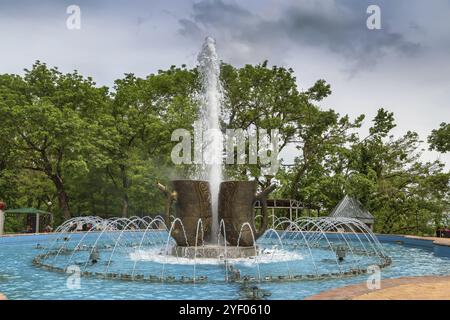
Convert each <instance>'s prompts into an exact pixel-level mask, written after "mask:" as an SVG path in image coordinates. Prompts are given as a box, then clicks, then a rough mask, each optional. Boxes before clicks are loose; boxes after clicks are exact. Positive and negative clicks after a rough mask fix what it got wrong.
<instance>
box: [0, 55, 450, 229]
mask: <svg viewBox="0 0 450 320" xmlns="http://www.w3.org/2000/svg"><path fill="white" fill-rule="evenodd" d="M221 71H222V72H221V77H222V78H221V80H222V83H223V87H224V96H225V101H224V110H223V111H224V114H223V117H222V128H223V129H224V130H225V129H226V128H239V129H243V130H247V129H252V128H263V129H267V130H270V129H277V130H279V133H280V137H281V145H280V146H279V148H280V150H281V149H283V148H284V147H285V146H286V145H288V144H292V143H293V144H295V146H296V148H297V151H298V152H297V156H296V158H295V161H294V163H293V164H291V165H282V166H281V168H280V170H279V171H278V173H277V174H276V175H275V176H264V175H263V170H262V169H263V165H262V164H261V163H257V164H235V165H227V166H226V177H227V178H229V179H256V180H257V181H258V182H259V183H260V185H261V186H264V185H266V184H269V183H271V182H277V183H278V185H279V188H278V190H277V192H276V194H275V196H277V197H285V198H293V199H298V200H300V201H302V203H303V204H304V207H305V210H304V212H303V214H314V215H326V214H328V213H329V212H330V210H331V209H332V208H333V207H334V206H335V205H336V204H337V203H338V202H339V200H340V199H341V198H342V197H343V196H344V195H346V194H349V195H351V196H353V197H356V198H357V199H359V200H360V201H361V202H362V203H363V205H365V206H366V207H367V209H369V211H371V213H372V214H373V215H374V216H375V221H376V225H375V228H376V231H379V232H400V233H429V232H431V230H432V229H433V228H434V227H435V226H437V225H439V224H442V223H445V221H446V219H447V216H446V214H448V212H449V208H450V199H449V178H450V175H449V172H448V171H445V168H444V165H443V164H442V163H440V162H438V161H435V162H423V161H421V158H420V151H421V141H420V139H419V137H418V135H417V134H416V133H415V132H412V131H411V132H406V133H405V134H404V135H403V136H400V137H394V136H393V135H392V129H393V128H394V127H395V126H396V124H395V118H394V114H393V113H391V112H389V111H388V110H385V109H379V110H378V112H377V114H376V116H375V117H374V119H372V122H371V126H370V129H369V133H368V135H367V136H361V134H360V131H361V130H360V127H361V125H362V124H363V122H364V120H365V116H364V115H360V116H358V117H356V118H355V119H350V117H349V116H347V115H340V114H338V113H337V112H336V111H334V110H332V109H329V110H325V109H323V108H320V107H319V106H318V103H319V102H321V101H323V100H325V99H326V98H327V97H328V96H329V95H330V94H331V87H330V85H329V84H327V83H326V81H325V80H318V81H316V83H315V84H314V85H313V86H312V87H311V88H308V89H306V90H299V88H298V84H297V82H298V81H297V79H296V78H295V75H294V71H293V70H292V69H288V68H283V67H277V66H268V63H267V61H265V62H263V63H261V64H258V65H245V66H243V67H242V68H236V67H234V66H232V65H229V64H222V66H221ZM198 77H199V74H198V71H197V70H196V69H195V68H194V69H187V68H186V67H185V66H183V67H181V68H178V67H175V66H172V67H170V68H169V69H168V70H160V71H159V72H158V73H156V74H150V75H149V76H147V77H146V78H139V77H137V76H135V75H133V74H126V75H124V77H123V78H122V79H118V80H116V81H115V83H114V86H113V87H112V88H111V89H108V88H106V87H98V86H97V85H96V84H95V82H94V81H93V80H92V79H91V78H90V77H83V76H82V75H80V74H79V73H78V72H76V71H74V72H72V73H67V74H64V73H61V72H60V71H59V70H58V69H57V68H49V67H48V66H47V65H46V64H44V63H41V62H39V61H37V62H36V63H35V64H34V65H33V67H32V68H31V69H30V70H25V72H24V75H23V76H19V75H12V74H3V75H0V118H1V119H2V122H1V135H0V198H1V199H3V200H4V201H6V202H7V203H8V204H9V206H10V207H19V206H35V207H38V208H41V209H44V210H52V211H54V212H56V213H57V222H59V221H61V220H63V219H67V218H70V217H71V216H76V215H101V216H113V215H114V216H117V215H122V216H133V215H157V214H161V213H162V211H163V208H164V196H163V195H162V194H161V192H160V191H159V190H158V189H157V188H156V187H155V183H156V182H157V181H160V182H162V183H165V184H167V183H168V182H169V180H171V179H173V178H176V177H177V178H179V177H183V178H187V177H188V176H187V175H188V173H189V167H186V166H175V165H174V164H173V163H172V162H171V159H170V153H171V150H172V148H173V146H174V145H175V143H176V142H173V141H171V134H172V132H173V130H175V129H177V128H185V129H188V130H192V125H193V122H194V121H195V120H196V118H197V111H198V103H199V100H198V94H199V92H200V82H199V79H198ZM448 141H450V139H449V125H448V124H446V123H442V124H441V127H440V128H439V129H436V130H433V132H432V133H431V135H430V136H429V138H428V142H429V143H430V148H432V149H435V150H438V151H440V152H447V151H448V150H449V149H448ZM247 148H248V144H247ZM7 227H8V228H9V229H10V230H13V231H14V230H15V231H17V225H15V224H14V223H13V222H9V225H7Z"/></svg>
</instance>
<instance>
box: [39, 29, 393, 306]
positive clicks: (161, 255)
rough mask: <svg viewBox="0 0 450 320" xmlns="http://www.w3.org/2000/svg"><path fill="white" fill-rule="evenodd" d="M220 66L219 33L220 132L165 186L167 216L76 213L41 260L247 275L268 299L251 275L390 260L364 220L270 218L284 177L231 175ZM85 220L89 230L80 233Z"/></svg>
mask: <svg viewBox="0 0 450 320" xmlns="http://www.w3.org/2000/svg"><path fill="white" fill-rule="evenodd" d="M219 67H220V65H219V60H218V57H217V53H216V49H215V41H214V40H213V39H212V38H207V39H206V41H205V43H204V45H203V49H202V52H201V53H200V55H199V70H200V75H201V78H202V84H203V85H202V88H203V91H202V92H203V94H202V100H201V102H202V103H201V105H202V108H201V110H200V119H201V123H202V126H203V127H204V129H206V130H207V132H209V133H211V134H210V135H208V136H207V137H206V139H204V141H203V144H202V145H201V149H202V150H203V156H204V161H203V162H202V164H201V166H200V170H199V171H198V173H197V177H196V179H195V180H173V181H171V185H170V187H166V186H163V185H162V184H158V188H159V189H160V190H161V191H162V192H163V193H164V195H165V197H166V206H165V215H164V217H161V216H157V217H154V218H151V217H131V218H111V219H102V218H99V217H78V218H73V219H71V220H68V221H66V222H65V223H63V224H62V225H61V226H59V227H58V228H57V230H55V233H54V235H53V237H54V239H53V240H52V241H51V242H50V244H49V246H48V247H47V248H46V250H45V253H42V254H40V255H38V256H36V257H35V259H34V261H33V263H34V265H35V266H38V267H42V268H44V269H46V270H51V271H56V272H64V273H67V272H73V270H76V269H77V268H78V269H79V271H80V274H81V275H82V276H86V277H98V278H101V279H111V280H123V281H147V282H164V283H168V284H170V283H204V282H208V281H211V282H221V281H225V282H241V283H242V284H243V287H244V288H246V290H247V289H248V288H251V290H250V291H249V294H251V295H252V296H254V297H257V296H258V297H259V296H266V295H268V294H269V293H266V292H263V290H260V289H259V288H258V287H257V286H251V287H248V286H247V285H248V284H249V283H252V282H284V281H302V280H306V281H307V280H314V279H324V278H334V277H345V276H354V275H358V274H361V273H365V272H367V269H368V267H371V266H374V265H376V266H379V267H380V268H382V267H385V266H387V265H389V264H390V262H391V261H390V258H389V257H388V256H387V255H386V254H385V252H384V249H383V247H382V246H381V244H380V243H379V241H378V240H377V238H376V237H375V235H374V234H373V233H372V231H371V230H370V229H368V228H367V226H366V225H365V224H364V223H362V222H361V221H359V220H355V219H348V218H310V217H300V218H298V219H296V220H294V221H291V220H289V219H287V218H277V219H272V221H273V223H272V225H269V216H268V210H267V197H268V195H269V194H270V193H271V192H272V191H273V190H274V189H275V186H274V185H272V186H269V187H268V188H266V189H264V190H262V191H261V192H259V193H258V192H257V183H256V182H255V181H222V151H223V144H222V136H221V134H220V125H219V115H220V112H221V107H220V105H221V101H222V89H221V85H220V81H219V75H220V68H219ZM256 202H259V203H260V205H261V215H262V221H261V223H260V224H256V223H255V208H254V206H255V203H256ZM173 206H174V207H175V216H174V218H173V219H171V208H172V207H173ZM80 224H81V225H86V226H90V227H89V230H88V231H85V232H81V233H78V232H75V230H76V228H74V226H78V225H80ZM247 291H248V290H247Z"/></svg>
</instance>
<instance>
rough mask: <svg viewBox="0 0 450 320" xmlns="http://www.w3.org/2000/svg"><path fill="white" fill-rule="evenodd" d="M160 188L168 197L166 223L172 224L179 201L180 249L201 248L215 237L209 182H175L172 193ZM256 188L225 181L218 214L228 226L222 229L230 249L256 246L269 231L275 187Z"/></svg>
mask: <svg viewBox="0 0 450 320" xmlns="http://www.w3.org/2000/svg"><path fill="white" fill-rule="evenodd" d="M158 187H159V189H160V190H161V191H163V192H164V194H165V195H166V212H165V217H166V224H168V222H169V221H170V220H169V217H170V208H171V206H172V203H173V202H175V218H177V219H179V220H176V221H175V223H174V226H173V230H172V233H171V235H172V237H173V238H174V239H175V241H176V243H177V246H180V247H191V246H199V245H202V244H204V243H203V242H204V241H207V240H208V239H210V238H211V223H212V205H211V192H210V187H209V183H208V182H207V181H201V180H173V181H172V189H173V191H172V192H171V191H169V189H168V188H167V187H165V186H163V185H161V184H159V183H158ZM256 189H257V184H256V181H225V182H222V183H221V184H220V192H219V208H218V215H219V221H221V220H223V224H224V225H223V227H222V228H221V229H220V230H221V234H222V236H223V237H224V239H225V240H226V241H227V242H228V245H230V246H239V247H252V246H254V244H255V241H256V239H257V238H258V237H260V236H261V235H262V234H263V233H264V231H266V229H267V226H268V211H267V196H268V195H269V194H270V192H272V191H273V190H274V189H275V185H272V186H270V187H268V188H267V189H265V190H263V191H262V192H260V193H257V192H256ZM257 201H260V203H261V211H262V212H261V214H262V223H261V226H260V227H259V229H257V228H256V226H255V211H254V205H255V203H256V202H257ZM199 220H201V222H199Z"/></svg>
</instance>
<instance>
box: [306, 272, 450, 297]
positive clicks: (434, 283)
mask: <svg viewBox="0 0 450 320" xmlns="http://www.w3.org/2000/svg"><path fill="white" fill-rule="evenodd" d="M306 300H450V276H425V277H403V278H396V279H385V280H381V289H378V290H370V289H368V288H367V285H366V283H365V282H363V283H360V284H356V285H351V286H346V287H342V288H337V289H333V290H330V291H326V292H322V293H319V294H316V295H313V296H310V297H308V298H307V299H306Z"/></svg>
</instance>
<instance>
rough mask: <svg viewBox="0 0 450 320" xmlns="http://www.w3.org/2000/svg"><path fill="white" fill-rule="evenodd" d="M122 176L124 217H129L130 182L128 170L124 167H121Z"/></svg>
mask: <svg viewBox="0 0 450 320" xmlns="http://www.w3.org/2000/svg"><path fill="white" fill-rule="evenodd" d="M120 175H121V177H122V188H123V197H122V217H124V218H126V217H128V187H129V186H130V181H129V180H128V177H127V172H126V168H125V166H124V165H120Z"/></svg>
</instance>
